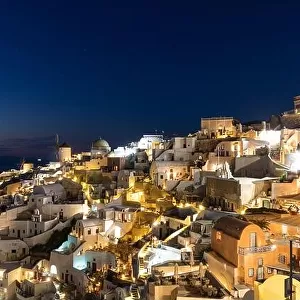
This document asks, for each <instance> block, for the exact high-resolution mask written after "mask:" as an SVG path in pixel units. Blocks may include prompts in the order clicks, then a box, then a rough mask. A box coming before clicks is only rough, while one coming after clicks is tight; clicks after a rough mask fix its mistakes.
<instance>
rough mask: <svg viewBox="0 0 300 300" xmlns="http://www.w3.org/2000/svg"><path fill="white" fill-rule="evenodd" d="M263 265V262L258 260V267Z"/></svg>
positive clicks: (260, 259)
mask: <svg viewBox="0 0 300 300" xmlns="http://www.w3.org/2000/svg"><path fill="white" fill-rule="evenodd" d="M263 264H264V260H263V259H262V258H259V259H258V266H259V267H261V266H263Z"/></svg>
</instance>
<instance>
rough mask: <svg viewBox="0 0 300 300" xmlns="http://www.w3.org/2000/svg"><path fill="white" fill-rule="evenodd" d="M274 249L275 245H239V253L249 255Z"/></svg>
mask: <svg viewBox="0 0 300 300" xmlns="http://www.w3.org/2000/svg"><path fill="white" fill-rule="evenodd" d="M272 250H273V245H268V246H262V247H247V248H244V247H239V254H241V255H247V254H252V253H262V252H270V251H272Z"/></svg>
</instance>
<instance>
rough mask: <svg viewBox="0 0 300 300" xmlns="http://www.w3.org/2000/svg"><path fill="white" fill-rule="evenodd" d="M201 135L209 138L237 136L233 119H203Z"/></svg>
mask: <svg viewBox="0 0 300 300" xmlns="http://www.w3.org/2000/svg"><path fill="white" fill-rule="evenodd" d="M201 133H202V134H203V135H204V136H207V137H208V138H225V137H228V136H230V137H234V136H236V134H237V129H236V126H235V125H234V119H233V118H232V117H218V118H201Z"/></svg>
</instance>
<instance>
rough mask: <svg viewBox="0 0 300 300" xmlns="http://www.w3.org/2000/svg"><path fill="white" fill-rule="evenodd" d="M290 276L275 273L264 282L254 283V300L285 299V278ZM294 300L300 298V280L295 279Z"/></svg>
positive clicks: (299, 299)
mask: <svg viewBox="0 0 300 300" xmlns="http://www.w3.org/2000/svg"><path fill="white" fill-rule="evenodd" d="M286 278H288V276H284V275H273V276H271V277H270V278H268V279H267V280H266V281H265V282H264V283H259V282H257V281H256V282H255V283H254V300H275V299H276V300H285V299H286V298H285V297H284V280H285V279H286ZM293 290H294V295H293V300H300V282H299V281H298V280H296V279H293Z"/></svg>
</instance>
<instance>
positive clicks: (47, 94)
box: [0, 0, 300, 153]
mask: <svg viewBox="0 0 300 300" xmlns="http://www.w3.org/2000/svg"><path fill="white" fill-rule="evenodd" d="M299 13H300V2H299V1H295V2H288V1H282V4H274V3H273V4H271V3H270V2H264V1H223V0H222V1H201V0H195V1H101V0H97V1H96V0H95V1H76V0H73V1H62V0H57V1H56V0H51V1H40V0H39V1H31V0H27V1H24V0H20V1H11V0H2V1H1V2H0V30H1V34H0V43H1V44H0V45H1V47H0V99H1V100H0V101H1V118H0V126H1V133H0V139H1V144H0V153H7V151H8V152H9V148H10V147H11V146H10V145H13V146H14V147H13V148H14V151H13V152H14V153H15V152H16V153H17V152H20V153H23V152H24V151H25V148H26V140H28V144H30V145H31V148H30V149H31V150H30V151H33V149H37V150H36V151H44V152H47V151H49V149H46V148H47V146H45V145H46V144H47V143H48V142H47V143H45V140H47V141H48V140H50V141H51V138H50V139H49V136H54V135H55V133H58V134H60V135H61V136H62V139H63V140H66V141H67V142H68V143H70V144H71V145H72V146H75V147H76V148H77V149H82V150H83V149H88V148H89V147H90V142H91V141H92V140H93V139H95V138H97V137H99V136H101V137H103V138H105V139H107V140H108V141H109V142H110V143H111V144H112V145H113V146H116V145H120V144H124V143H126V142H128V141H131V140H136V139H138V138H139V137H140V136H141V135H142V134H143V133H153V132H154V131H155V130H156V129H157V130H164V131H165V132H167V133H170V134H172V133H177V134H187V133H189V132H193V131H196V130H197V129H198V128H199V123H200V118H201V117H202V116H221V115H222V116H224V115H226V116H234V117H236V118H237V119H241V120H244V121H248V120H253V119H261V118H268V117H269V116H270V115H271V114H276V113H280V112H282V111H284V110H288V109H290V108H292V97H293V96H294V95H296V94H298V93H300V76H299V70H300V38H299V32H300V26H299V25H300V19H299ZM20 138H21V139H22V142H21V143H20V144H18V143H19V142H20ZM7 139H9V140H7ZM24 139H25V141H24ZM33 140H34V142H33ZM39 140H41V141H42V142H41V147H39V146H37V145H38V144H39V142H38V141H39ZM53 140H54V138H53ZM14 141H15V143H14ZM50 143H51V142H50ZM1 145H3V149H2V148H1ZM18 145H20V147H18ZM32 145H35V146H34V147H32ZM1 149H2V150H1ZM28 149H29V148H28ZM1 151H2V152H1ZM25 152H26V151H25Z"/></svg>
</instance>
